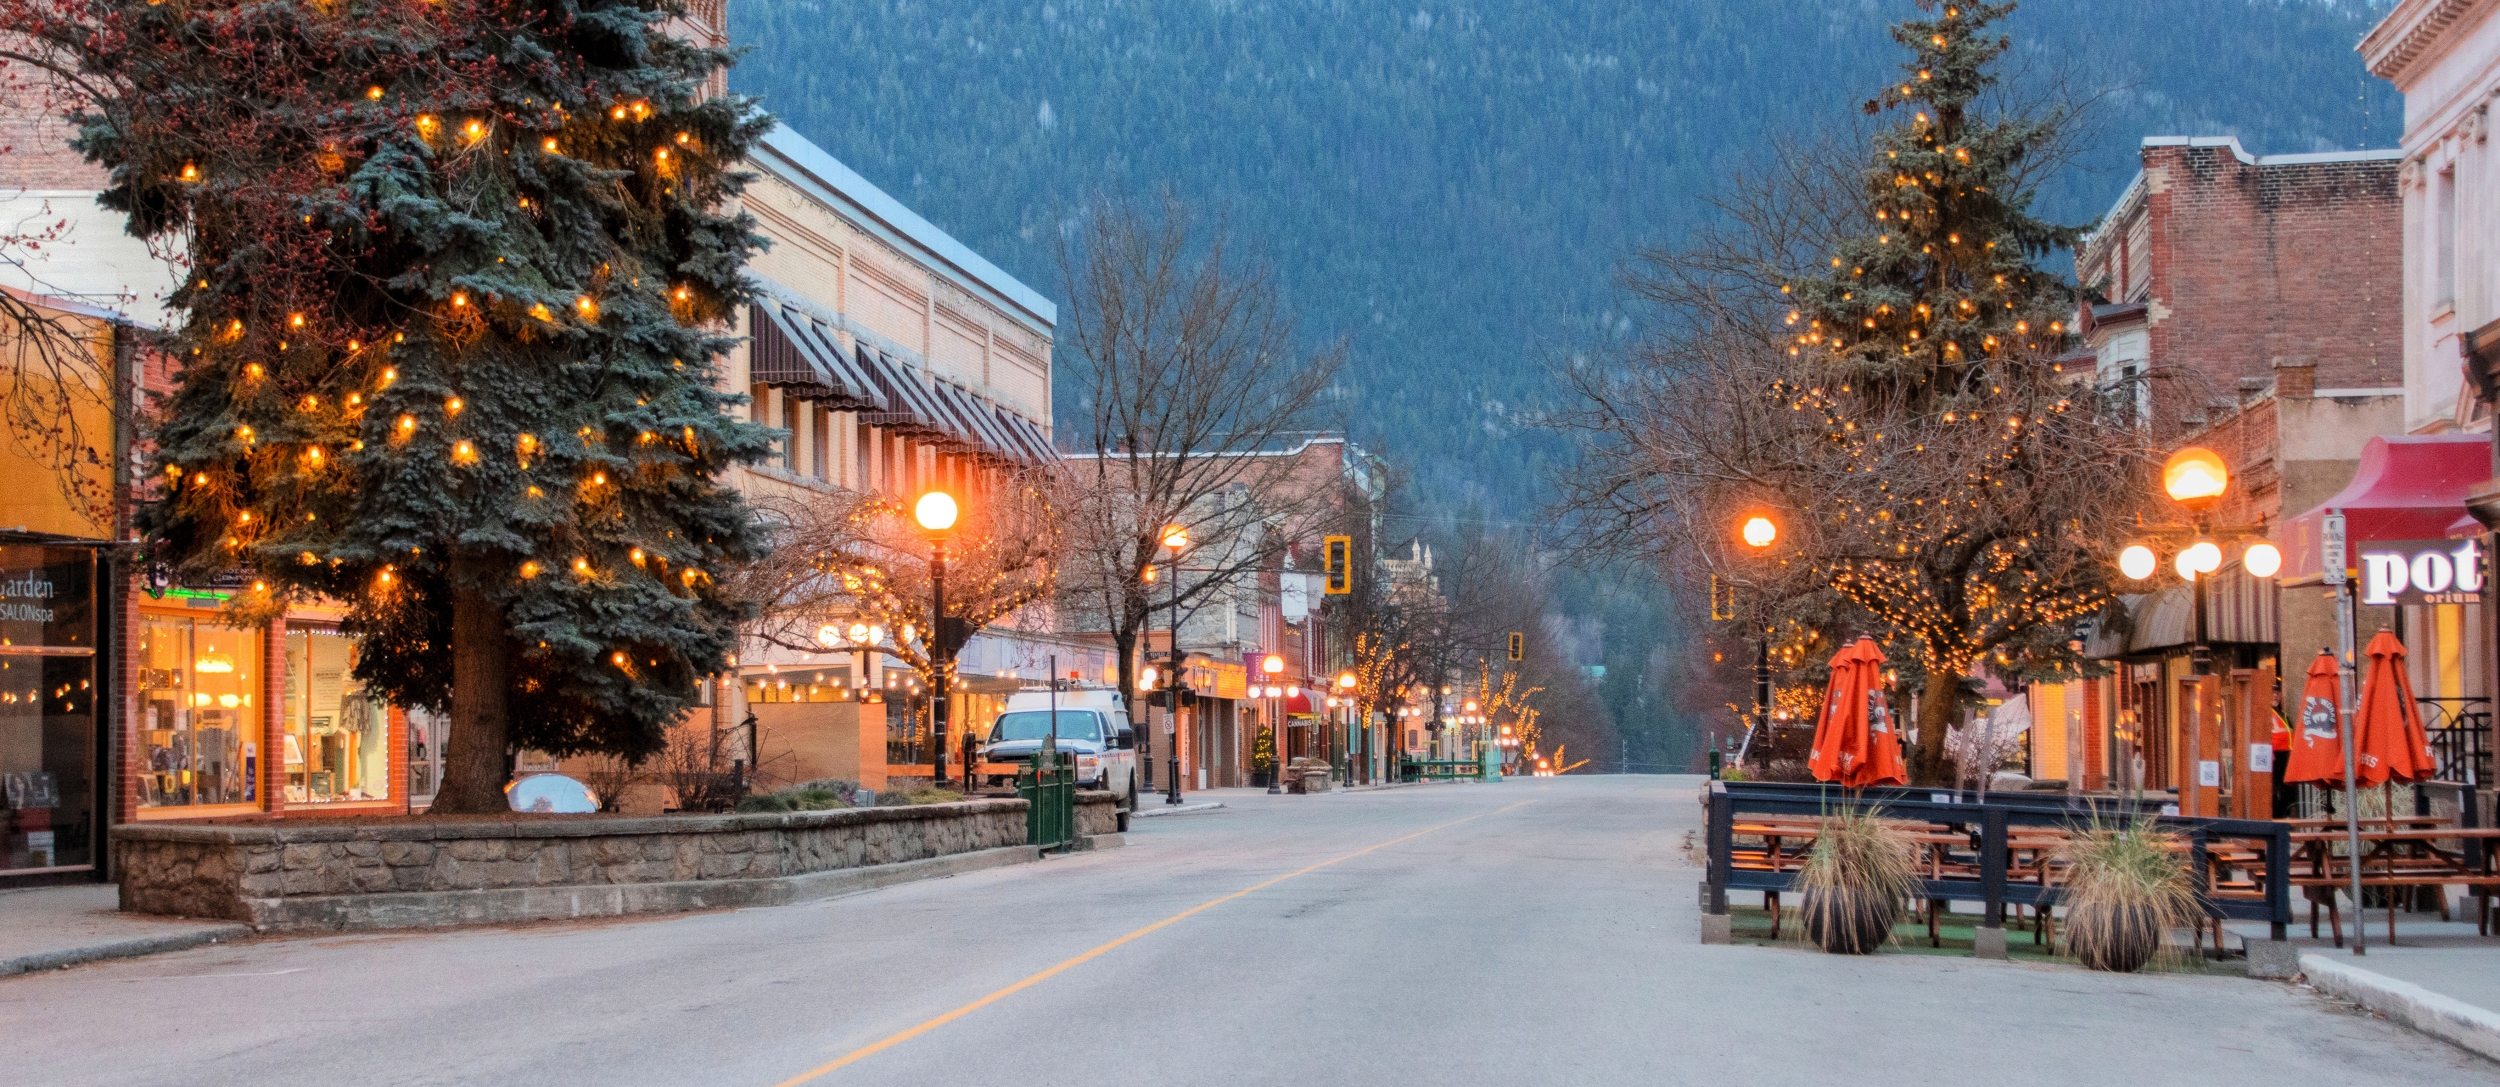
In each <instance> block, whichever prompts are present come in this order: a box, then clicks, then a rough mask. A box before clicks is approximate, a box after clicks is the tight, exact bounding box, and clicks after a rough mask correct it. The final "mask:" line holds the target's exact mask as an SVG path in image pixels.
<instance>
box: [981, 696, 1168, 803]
mask: <svg viewBox="0 0 2500 1087" xmlns="http://www.w3.org/2000/svg"><path fill="white" fill-rule="evenodd" d="M1055 717H1056V721H1057V727H1058V732H1059V750H1061V751H1066V752H1071V753H1074V754H1075V756H1076V781H1077V784H1078V786H1080V787H1082V788H1087V789H1104V790H1108V791H1109V792H1110V793H1111V794H1112V795H1114V796H1117V797H1119V798H1120V800H1119V804H1120V829H1121V830H1127V829H1128V820H1129V813H1130V812H1133V811H1136V810H1137V734H1136V732H1134V731H1133V730H1131V728H1130V726H1129V720H1128V706H1127V704H1126V702H1125V701H1124V700H1123V699H1122V698H1121V697H1120V692H1119V691H1117V690H1113V689H1110V688H1104V687H1083V688H1078V689H1076V690H1073V691H1060V692H1059V699H1058V711H1057V713H1056V715H1055ZM1053 718H1054V714H1053V713H1052V710H1051V692H1049V691H1018V692H1016V693H1015V694H1011V695H1008V696H1007V709H1006V712H1004V713H1001V714H999V715H998V720H997V721H996V722H995V723H993V724H992V725H990V735H989V739H988V740H987V741H986V742H984V743H983V744H982V745H981V761H983V762H1023V761H1025V760H1026V759H1030V758H1032V757H1033V753H1034V752H1036V751H1039V750H1041V747H1042V738H1043V737H1045V736H1048V735H1050V734H1051V728H1052V724H1053ZM1002 781H1003V779H1001V778H999V777H998V776H997V775H992V776H991V781H990V784H993V785H997V784H1001V783H1002Z"/></svg>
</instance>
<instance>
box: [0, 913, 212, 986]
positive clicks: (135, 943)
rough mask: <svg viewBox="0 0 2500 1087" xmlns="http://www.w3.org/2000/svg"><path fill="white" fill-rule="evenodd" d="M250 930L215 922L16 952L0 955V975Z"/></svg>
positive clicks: (178, 947)
mask: <svg viewBox="0 0 2500 1087" xmlns="http://www.w3.org/2000/svg"><path fill="white" fill-rule="evenodd" d="M251 934H252V927H251V926H250V925H243V924H233V925H219V926H216V927H214V928H204V929H199V930H196V931H192V932H178V933H167V934H166V935H163V936H141V937H138V938H136V939H130V940H114V941H111V942H109V943H101V944H89V945H87V946H85V947H71V948H63V949H62V950H59V951H39V952H36V953H34V954H32V955H18V956H15V957H13V958H6V959H0V977H9V976H11V975H15V974H31V973H34V972H35V971H37V970H57V969H59V968H61V967H64V966H75V965H77V964H79V963H82V962H101V961H103V960H105V959H132V958H137V957H139V956H141V955H155V954H160V953H162V952H167V951H184V950H188V949H190V948H194V947H198V946H200V945H202V944H213V943H218V942H221V941H224V940H236V939H241V938H243V937H245V936H249V935H251Z"/></svg>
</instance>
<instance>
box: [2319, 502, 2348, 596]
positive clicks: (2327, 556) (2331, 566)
mask: <svg viewBox="0 0 2500 1087" xmlns="http://www.w3.org/2000/svg"><path fill="white" fill-rule="evenodd" d="M2319 536H2320V543H2319V550H2320V551H2321V552H2323V559H2322V561H2321V563H2320V565H2322V566H2323V567H2325V569H2326V572H2327V576H2328V577H2330V578H2333V579H2334V580H2335V582H2336V583H2337V584H2341V583H2342V582H2343V580H2344V579H2345V578H2346V577H2349V576H2351V571H2352V564H2351V562H2350V561H2349V559H2348V550H2349V549H2348V548H2347V547H2346V546H2345V542H2344V541H2345V537H2344V515H2343V513H2342V512H2341V511H2338V512H2335V513H2330V514H2327V515H2326V521H2325V525H2324V526H2323V527H2322V528H2321V529H2320V531H2319Z"/></svg>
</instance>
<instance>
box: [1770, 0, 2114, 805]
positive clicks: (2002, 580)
mask: <svg viewBox="0 0 2500 1087" xmlns="http://www.w3.org/2000/svg"><path fill="white" fill-rule="evenodd" d="M1919 7H1920V9H1921V10H1922V11H1926V12H1928V13H1930V15H1931V16H1932V17H1930V18H1924V19H1914V20H1910V21H1907V22H1904V23H1901V24H1899V25H1897V26H1896V27H1894V28H1893V37H1894V38H1895V40H1897V41H1899V42H1900V43H1901V44H1902V45H1903V46H1905V47H1906V48H1908V49H1909V51H1910V53H1911V58H1910V60H1909V61H1908V62H1907V63H1905V64H1904V65H1903V78H1902V80H1901V82H1900V83H1899V84H1897V85H1896V86H1894V87H1891V88H1888V89H1887V90H1886V91H1885V92H1884V93H1883V94H1882V95H1881V96H1880V97H1878V98H1876V99H1875V100H1873V101H1870V102H1868V103H1866V110H1867V112H1868V113H1870V114H1883V113H1891V114H1894V115H1896V116H1899V117H1900V120H1899V122H1898V123H1896V124H1894V125H1892V126H1890V127H1888V128H1886V129H1884V130H1882V131H1881V132H1880V133H1879V134H1878V135H1877V137H1876V139H1875V141H1874V144H1873V148H1872V155H1871V158H1870V160H1869V163H1868V165H1867V167H1866V168H1865V170H1864V172H1863V175H1862V184H1863V192H1862V195H1863V201H1864V204H1865V208H1866V212H1867V214H1868V216H1869V217H1870V218H1871V220H1872V221H1871V222H1869V223H1867V224H1866V225H1865V227H1864V229H1863V230H1862V231H1860V232H1858V233H1856V234H1854V235H1852V236H1849V237H1845V238H1841V239H1838V240H1837V241H1836V243H1835V244H1833V245H1832V246H1831V252H1830V255H1829V257H1828V263H1827V264H1825V265H1824V266H1823V267H1820V268H1817V269H1815V270H1814V271H1813V272H1811V273H1810V274H1807V275H1804V276H1800V277H1797V278H1795V279H1793V280H1791V281H1789V282H1788V283H1786V284H1785V285H1783V287H1782V291H1783V292H1785V293H1786V294H1787V295H1788V296H1789V297H1790V298H1791V299H1792V300H1793V302H1792V308H1791V309H1790V311H1789V313H1788V314H1787V315H1786V321H1787V323H1788V325H1789V329H1788V331H1789V332H1790V333H1791V334H1792V335H1791V339H1790V343H1789V345H1788V350H1789V353H1790V354H1791V355H1792V356H1795V358H1796V361H1797V362H1798V364H1799V365H1798V367H1797V368H1796V369H1794V370H1792V371H1791V374H1790V376H1788V377H1785V378H1784V379H1783V380H1780V381H1778V382H1775V383H1774V384H1773V386H1772V388H1771V390H1770V392H1769V398H1770V399H1771V400H1773V401H1774V402H1776V404H1777V406H1778V407H1779V408H1781V409H1785V410H1784V412H1782V414H1792V415H1793V416H1794V417H1795V418H1797V419H1799V420H1800V421H1801V428H1800V430H1801V433H1800V438H1801V441H1800V446H1799V447H1800V448H1801V449H1804V450H1809V451H1810V452H1807V453H1806V454H1805V457H1804V460H1805V463H1809V464H1811V465H1813V466H1814V470H1813V471H1812V472H1809V473H1806V474H1804V476H1803V477H1801V478H1807V479H1810V480H1819V481H1820V482H1819V483H1818V484H1817V485H1815V486H1811V487H1800V488H1794V489H1792V490H1790V492H1789V496H1790V501H1791V502H1792V503H1793V505H1792V508H1794V509H1797V510H1798V512H1799V513H1801V514H1803V516H1802V517H1801V518H1800V520H1801V521H1803V524H1802V525H1801V526H1800V527H1801V528H1802V529H1804V530H1805V531H1802V532H1800V533H1798V534H1797V536H1798V540H1797V542H1796V543H1795V544H1794V545H1793V550H1792V551H1791V553H1790V556H1789V564H1790V566H1791V567H1792V568H1794V569H1795V570H1796V571H1798V572H1799V573H1801V574H1803V575H1805V577H1804V580H1803V582H1802V584H1803V585H1804V586H1806V587H1809V588H1810V589H1812V590H1828V592H1829V594H1831V595H1833V596H1836V597H1838V598H1839V600H1840V601H1842V602H1845V604H1846V605H1848V607H1849V608H1851V609H1855V610H1857V611H1860V612H1863V613H1864V614H1865V615H1866V616H1868V617H1869V618H1870V619H1871V621H1872V623H1873V624H1874V625H1875V626H1876V627H1878V628H1880V629H1881V630H1882V631H1887V632H1889V634H1890V635H1891V636H1892V638H1893V639H1894V641H1895V645H1896V651H1895V654H1894V655H1895V656H1896V658H1898V657H1900V656H1901V654H1900V652H1899V650H1900V649H1903V648H1906V649H1908V650H1910V651H1911V652H1910V660H1908V661H1907V662H1906V663H1907V664H1908V667H1905V668H1904V669H1903V671H1905V672H1908V673H1910V674H1911V676H1912V678H1913V681H1914V682H1917V683H1918V684H1920V686H1921V687H1922V695H1923V699H1922V701H1921V703H1920V713H1919V731H1918V741H1919V742H1918V746H1917V749H1916V750H1915V751H1914V752H1913V753H1912V758H1911V763H1912V767H1913V772H1914V773H1915V774H1916V780H1918V781H1920V782H1921V783H1937V782H1943V781H1946V780H1949V777H1948V775H1949V770H1948V768H1947V765H1946V760H1945V755H1944V739H1945V733H1946V730H1947V728H1948V726H1950V725H1953V724H1954V723H1956V722H1958V721H1959V720H1960V716H1959V715H1960V711H1961V710H1962V709H1963V708H1965V707H1966V706H1968V705H1969V704H1970V700H1969V697H1968V689H1967V688H1966V686H1965V684H1964V679H1965V677H1966V676H1967V675H1969V674H1970V673H1971V672H1972V671H1973V669H1974V668H1977V667H1986V668H1989V669H1992V670H1994V671H1996V672H1997V673H1999V674H2000V675H2003V676H2005V677H2006V678H2008V679H2021V678H2025V677H2046V676H2054V675H2059V674H2063V675H2065V676H2067V677H2068V678H2071V677H2072V676H2073V675H2075V674H2076V669H2077V668H2078V667H2079V666H2080V662H2079V660H2078V658H2077V654H2076V653H2075V652H2074V651H2073V649H2072V647H2071V645H2070V635H2071V630H2072V627H2073V624H2074V622H2075V620H2077V619H2079V618H2082V617H2085V616H2089V615H2092V614H2095V613H2097V612H2099V611H2100V610H2101V609H2102V608H2103V607H2104V606H2105V605H2106V604H2107V603H2108V602H2109V601H2110V599H2111V598H2112V597H2111V594H2112V591H2113V587H2112V579H2111V577H2110V571H2109V566H2108V558H2107V556H2108V555H2109V554H2112V553H2114V543H2113V537H2114V535H2115V534H2117V533H2120V532H2122V531H2123V527H2122V525H2123V519H2124V515H2125V514H2126V513H2128V512H2130V511H2131V510H2133V509H2135V508H2136V504H2135V495H2136V493H2137V491H2138V490H2139V489H2140V478H2139V477H2141V476H2142V474H2143V473H2142V471H2141V468H2142V465H2143V463H2144V458H2145V453H2146V450H2145V447H2144V444H2143V440H2142V437H2141V436H2140V435H2138V434H2136V433H2135V432H2134V430H2133V429H2132V428H2130V427H2128V426H2126V425H2125V423H2124V421H2123V420H2122V419H2119V418H2117V417H2116V416H2115V415H2114V414H2113V413H2111V412H2110V411H2109V410H2108V405H2107V404H2106V403H2104V402H2103V401H2102V400H2101V399H2100V398H2099V397H2098V396H2097V394H2096V393H2095V392H2094V391H2093V390H2092V388H2091V386H2090V384H2089V382H2088V375H2076V376H2078V377H2085V378H2087V380H2086V381H2085V382H2084V383H2082V384H2078V383H2077V382H2076V381H2074V380H2071V379H2070V378H2069V376H2068V375H2067V374H2065V373H2064V368H2063V367H2062V365H2061V364H2060V363H2059V362H2058V358H2059V355H2060V353H2061V352H2062V351H2063V350H2065V348H2066V346H2067V344H2068V340H2069V334H2068V329H2067V327H2066V322H2067V320H2068V317H2069V314H2071V313H2072V312H2073V307H2074V304H2075V296H2074V292H2073V289H2072V288H2071V287H2070V286H2068V285H2067V284H2066V283H2064V282H2063V281H2061V280H2060V279H2059V278H2058V277H2056V276H2054V275H2051V274H2049V273H2048V272H2046V271H2044V270H2043V269H2042V268H2041V267H2040V266H2039V262H2041V261H2043V260H2048V259H2053V258H2055V257H2057V256H2059V255H2061V254H2063V253H2065V252H2066V251H2068V250H2069V249H2070V247H2072V246H2073V245H2074V244H2075V242H2076V241H2077V240H2078V239H2079V237H2080V235H2081V232H2080V231H2079V230H2077V229H2075V228H2071V227H2064V226H2058V225H2055V224H2052V223H2048V222H2046V221H2043V220H2041V219H2039V218H2037V217H2035V216H2033V215H2032V214H2031V213H2030V204H2031V199H2032V195H2033V192H2032V186H2031V183H2030V182H2029V180H2028V177H2029V171H2030V170H2031V169H2033V168H2036V164H2037V163H2038V161H2039V160H2040V158H2041V157H2043V156H2044V155H2047V154H2049V153H2050V152H2051V150H2052V145H2053V144H2054V141H2055V140H2056V138H2057V136H2058V132H2059V128H2060V126H2061V125H2063V124H2066V123H2068V122H2069V121H2070V120H2071V115H2070V114H2069V113H2068V112H2066V111H2063V110H2052V111H2049V112H2047V113H2044V114H2038V115H2004V114H1997V115H1991V111H1990V110H1989V109H1987V108H1986V106H1985V103H1986V98H1985V95H1986V93H1987V92H1988V90H1989V89H1990V88H1991V86H1992V85H1993V84H1994V82H1995V75H1994V74H1993V73H1992V72H1991V70H1990V69H1991V66H1992V65H1993V64H1994V63H1995V62H1996V61H1997V60H1998V59H1999V58H2000V57H2001V56H2002V55H2003V54H2004V53H2005V51H2006V50H2007V48H2008V47H2009V41H2008V39H2007V38H2006V37H2004V36H2003V35H2001V34H1997V33H1994V32H1993V31H1992V27H1993V25H1994V24H1996V23H1997V22H1998V21H1999V20H2001V19H2003V18H2004V17H2005V16H2006V15H2007V14H2008V13H2010V12H2011V11H2012V10H2013V8H2014V5H2013V4H2012V3H2001V4H1989V3H1970V4H1939V3H1935V2H1932V0H1922V2H1921V3H1920V4H1919ZM1808 604H1811V605H1812V607H1815V608H1824V609H1825V610H1828V607H1827V605H1824V604H1822V603H1820V602H1819V594H1814V595H1811V596H1800V597H1799V598H1797V606H1806V605H1808ZM1809 610H1811V608H1810V609H1809Z"/></svg>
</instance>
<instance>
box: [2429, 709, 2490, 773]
mask: <svg viewBox="0 0 2500 1087" xmlns="http://www.w3.org/2000/svg"><path fill="white" fill-rule="evenodd" d="M2414 701H2415V703H2416V704H2418V705H2419V706H2420V707H2421V710H2422V728H2423V730H2424V731H2425V732H2426V733H2428V734H2429V737H2430V743H2431V759H2432V761H2434V762H2436V763H2437V764H2438V765H2439V780H2441V781H2453V782H2457V783H2460V784H2464V785H2480V784H2482V783H2483V782H2485V781H2489V780H2491V700H2490V699H2488V698H2417V699H2415V700H2414Z"/></svg>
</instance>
